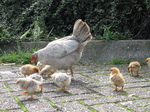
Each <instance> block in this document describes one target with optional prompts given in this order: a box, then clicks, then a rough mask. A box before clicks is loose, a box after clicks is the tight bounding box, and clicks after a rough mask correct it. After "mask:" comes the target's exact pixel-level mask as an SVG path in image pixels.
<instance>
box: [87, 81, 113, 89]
mask: <svg viewBox="0 0 150 112" xmlns="http://www.w3.org/2000/svg"><path fill="white" fill-rule="evenodd" d="M108 85H110V81H109V82H96V83H89V84H86V85H84V86H86V87H88V88H97V87H101V86H108Z"/></svg>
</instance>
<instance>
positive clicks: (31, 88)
mask: <svg viewBox="0 0 150 112" xmlns="http://www.w3.org/2000/svg"><path fill="white" fill-rule="evenodd" d="M16 84H17V85H19V86H20V88H21V89H22V90H24V91H25V92H22V93H21V94H26V93H29V94H31V96H30V97H28V99H32V98H33V97H34V96H33V95H34V92H35V91H36V90H38V87H39V86H41V85H42V84H41V83H40V82H39V81H36V80H34V79H31V78H19V79H18V80H17V82H16Z"/></svg>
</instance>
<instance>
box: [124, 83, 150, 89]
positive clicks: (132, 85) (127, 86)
mask: <svg viewBox="0 0 150 112" xmlns="http://www.w3.org/2000/svg"><path fill="white" fill-rule="evenodd" d="M136 87H150V82H135V83H126V84H125V88H136Z"/></svg>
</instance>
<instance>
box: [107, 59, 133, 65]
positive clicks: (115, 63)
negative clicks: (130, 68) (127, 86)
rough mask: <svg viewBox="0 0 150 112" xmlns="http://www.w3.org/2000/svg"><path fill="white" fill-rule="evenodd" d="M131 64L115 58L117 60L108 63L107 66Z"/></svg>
mask: <svg viewBox="0 0 150 112" xmlns="http://www.w3.org/2000/svg"><path fill="white" fill-rule="evenodd" d="M129 63H130V61H128V60H122V59H119V58H115V59H113V60H111V61H109V62H107V63H106V64H113V65H120V64H129Z"/></svg>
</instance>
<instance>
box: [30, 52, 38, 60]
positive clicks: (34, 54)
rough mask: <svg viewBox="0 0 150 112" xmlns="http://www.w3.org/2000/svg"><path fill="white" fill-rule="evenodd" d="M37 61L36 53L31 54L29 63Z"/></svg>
mask: <svg viewBox="0 0 150 112" xmlns="http://www.w3.org/2000/svg"><path fill="white" fill-rule="evenodd" d="M37 60H38V56H37V53H33V54H32V56H31V58H30V61H31V62H34V61H37Z"/></svg>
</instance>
